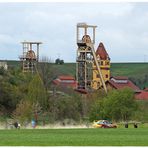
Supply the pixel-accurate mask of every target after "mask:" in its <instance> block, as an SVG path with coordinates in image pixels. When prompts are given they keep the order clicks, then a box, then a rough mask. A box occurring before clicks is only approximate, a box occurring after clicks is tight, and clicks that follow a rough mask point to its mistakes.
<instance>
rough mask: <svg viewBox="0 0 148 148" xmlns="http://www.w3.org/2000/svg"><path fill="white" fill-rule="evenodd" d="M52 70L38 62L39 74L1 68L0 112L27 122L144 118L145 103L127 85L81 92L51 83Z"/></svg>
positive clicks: (44, 63) (46, 64) (24, 122)
mask: <svg viewBox="0 0 148 148" xmlns="http://www.w3.org/2000/svg"><path fill="white" fill-rule="evenodd" d="M53 78H54V69H52V67H51V65H49V64H48V63H47V62H42V63H40V65H39V67H38V73H36V74H34V75H32V74H29V73H22V71H21V69H20V68H14V69H10V70H8V71H6V70H4V69H3V68H1V69H0V115H1V116H3V117H6V118H12V119H14V120H17V121H19V122H21V124H24V125H25V124H27V123H29V122H30V121H31V120H32V119H34V120H35V121H36V122H37V123H38V124H41V123H42V124H48V123H55V122H57V121H60V122H61V123H63V124H64V122H71V121H73V122H75V123H77V122H84V121H86V120H89V121H90V122H92V121H93V120H99V119H108V120H112V121H116V122H118V121H127V120H145V118H144V117H143V118H142V112H143V111H145V108H143V106H144V105H145V104H144V103H139V102H138V101H136V100H135V98H134V93H133V91H131V90H130V89H128V88H125V89H123V90H113V91H110V92H109V93H108V94H107V95H106V94H105V93H104V91H103V90H99V91H94V92H93V93H90V94H87V95H84V94H80V93H78V92H75V91H74V90H73V89H71V88H65V87H59V86H54V85H52V80H53Z"/></svg>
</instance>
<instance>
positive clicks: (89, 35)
mask: <svg viewBox="0 0 148 148" xmlns="http://www.w3.org/2000/svg"><path fill="white" fill-rule="evenodd" d="M96 27H97V26H93V25H87V24H86V23H78V24H77V45H78V49H77V59H76V79H77V83H78V86H77V90H85V91H89V90H90V89H92V83H93V64H94V63H95V65H96V68H97V70H98V72H99V75H100V78H101V82H102V85H103V88H104V90H105V92H107V88H106V85H105V82H104V80H103V76H102V73H101V70H100V66H99V64H98V61H97V57H96V53H95V50H94V44H95V29H96Z"/></svg>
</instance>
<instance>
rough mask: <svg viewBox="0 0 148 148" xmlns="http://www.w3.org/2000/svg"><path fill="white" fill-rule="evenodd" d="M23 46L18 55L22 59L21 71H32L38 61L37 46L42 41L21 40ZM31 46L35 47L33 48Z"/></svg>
mask: <svg viewBox="0 0 148 148" xmlns="http://www.w3.org/2000/svg"><path fill="white" fill-rule="evenodd" d="M21 43H22V47H23V54H22V56H20V60H21V61H22V70H23V72H31V73H34V72H35V71H36V66H37V63H38V61H39V48H40V44H42V42H28V41H24V42H21ZM32 48H35V49H34V50H33V49H32Z"/></svg>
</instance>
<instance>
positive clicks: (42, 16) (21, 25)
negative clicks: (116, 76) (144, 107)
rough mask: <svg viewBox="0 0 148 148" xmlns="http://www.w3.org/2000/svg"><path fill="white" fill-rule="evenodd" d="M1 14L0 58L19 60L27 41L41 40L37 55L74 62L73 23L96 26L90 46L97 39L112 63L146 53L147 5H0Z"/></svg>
mask: <svg viewBox="0 0 148 148" xmlns="http://www.w3.org/2000/svg"><path fill="white" fill-rule="evenodd" d="M0 13H1V15H0V20H1V23H0V52H1V55H0V58H1V59H2V58H3V59H18V55H19V54H20V53H21V50H22V49H21V48H22V47H21V44H20V42H21V41H24V40H28V41H29V40H30V41H42V42H43V43H44V44H43V45H42V48H41V51H40V55H41V56H42V55H43V56H45V55H46V56H48V57H50V58H51V59H53V61H54V60H55V59H56V58H57V57H58V55H59V54H60V57H61V58H63V59H64V60H65V61H66V62H75V59H76V50H77V45H76V24H77V23H78V22H87V23H88V24H94V25H98V28H97V30H96V45H95V47H97V46H98V44H99V42H100V41H102V42H103V43H104V45H105V47H106V49H107V51H108V53H109V55H110V57H111V59H112V62H117V61H118V62H122V61H124V62H125V61H127V62H128V61H142V60H143V58H141V57H143V55H144V54H145V55H146V54H148V53H147V47H148V42H147V40H148V33H147V26H148V3H0ZM9 51H14V52H13V54H11V53H10V52H9Z"/></svg>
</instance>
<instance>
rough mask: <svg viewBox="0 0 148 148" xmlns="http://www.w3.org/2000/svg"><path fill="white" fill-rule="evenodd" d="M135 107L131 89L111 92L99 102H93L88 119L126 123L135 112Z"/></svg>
mask: <svg viewBox="0 0 148 148" xmlns="http://www.w3.org/2000/svg"><path fill="white" fill-rule="evenodd" d="M137 107H138V105H137V103H136V100H135V98H134V92H133V91H132V90H131V89H129V88H125V89H122V90H113V91H111V92H109V93H108V95H107V96H106V97H104V98H103V99H102V100H101V101H97V102H95V104H94V105H93V106H92V112H91V114H90V115H91V116H90V117H91V119H94V120H95V117H96V118H97V117H98V118H99V119H101V118H104V119H110V120H115V121H118V120H124V121H127V120H129V119H130V117H131V116H132V115H133V113H134V112H135V111H136V109H137ZM95 114H96V116H95ZM93 115H94V116H93ZM92 117H93V118H92Z"/></svg>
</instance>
